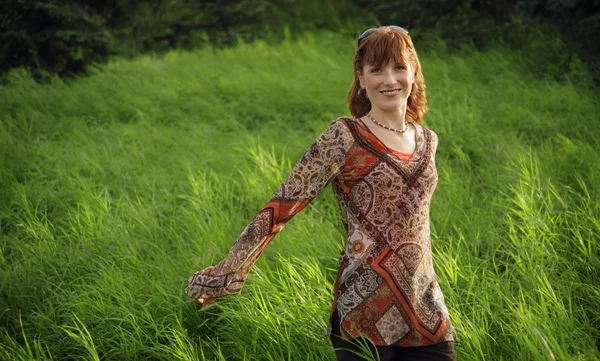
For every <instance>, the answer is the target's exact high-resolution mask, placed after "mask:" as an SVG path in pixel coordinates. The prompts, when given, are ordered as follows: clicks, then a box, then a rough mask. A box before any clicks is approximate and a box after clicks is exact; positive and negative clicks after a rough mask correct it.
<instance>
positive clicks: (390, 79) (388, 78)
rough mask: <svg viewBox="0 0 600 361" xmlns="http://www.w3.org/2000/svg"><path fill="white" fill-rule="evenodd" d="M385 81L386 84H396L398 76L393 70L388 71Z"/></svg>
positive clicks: (385, 74)
mask: <svg viewBox="0 0 600 361" xmlns="http://www.w3.org/2000/svg"><path fill="white" fill-rule="evenodd" d="M383 82H384V83H385V84H395V83H396V77H395V76H394V73H393V72H391V71H386V72H385V73H384V79H383Z"/></svg>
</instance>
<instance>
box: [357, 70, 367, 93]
mask: <svg viewBox="0 0 600 361" xmlns="http://www.w3.org/2000/svg"><path fill="white" fill-rule="evenodd" d="M356 77H357V78H358V83H359V84H360V87H361V88H362V89H364V88H365V86H364V84H363V76H362V72H361V71H360V70H357V71H356Z"/></svg>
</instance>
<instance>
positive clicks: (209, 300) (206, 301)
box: [196, 297, 215, 308]
mask: <svg viewBox="0 0 600 361" xmlns="http://www.w3.org/2000/svg"><path fill="white" fill-rule="evenodd" d="M214 300H215V299H214V298H211V297H207V298H198V299H197V300H196V301H198V303H200V304H201V305H202V308H204V307H206V306H208V305H209V304H211V303H212V302H213V301H214Z"/></svg>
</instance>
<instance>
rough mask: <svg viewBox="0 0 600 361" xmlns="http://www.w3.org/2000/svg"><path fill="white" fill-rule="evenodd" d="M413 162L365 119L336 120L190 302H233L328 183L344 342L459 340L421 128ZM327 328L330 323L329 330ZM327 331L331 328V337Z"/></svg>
mask: <svg viewBox="0 0 600 361" xmlns="http://www.w3.org/2000/svg"><path fill="white" fill-rule="evenodd" d="M415 128H416V130H417V132H416V148H415V151H414V153H413V155H412V157H411V158H410V159H409V160H408V161H403V160H401V159H400V158H399V157H398V156H397V155H396V154H394V152H393V151H392V150H391V149H388V148H387V147H386V146H385V145H384V144H383V143H382V142H381V141H380V140H379V139H378V138H377V137H376V136H375V135H374V134H373V133H372V132H371V131H370V130H369V128H368V127H367V126H366V125H365V124H364V123H363V122H362V121H361V120H359V119H357V118H351V117H343V118H338V119H336V120H335V121H334V122H332V123H331V124H330V125H329V127H328V128H327V129H326V130H325V131H324V132H323V133H322V134H321V135H320V136H319V137H318V138H317V139H316V140H315V142H314V143H313V144H312V145H311V146H310V147H309V149H308V150H307V151H306V153H305V154H304V155H303V156H302V158H301V159H300V161H299V162H298V163H297V164H296V165H295V167H294V168H293V170H292V172H291V174H290V175H289V177H288V178H287V179H286V180H285V182H284V183H283V184H282V185H281V186H280V187H279V189H278V190H277V192H276V193H275V195H274V196H273V198H272V199H271V200H270V201H269V202H268V203H267V204H266V205H265V206H264V207H263V208H262V209H261V210H260V212H259V213H258V215H257V216H256V217H255V218H254V219H253V220H252V221H251V222H250V224H249V225H248V226H247V227H246V228H245V229H244V231H243V232H242V233H241V235H240V236H239V238H238V239H237V241H236V242H235V244H234V245H233V247H232V248H231V250H230V251H229V254H228V256H227V257H226V258H225V259H224V260H223V261H221V262H220V263H219V264H217V265H216V266H215V267H209V268H207V269H205V270H203V271H200V272H196V273H195V274H193V275H192V276H191V277H190V278H189V280H188V283H189V284H188V287H187V288H186V292H187V294H188V295H189V296H190V297H193V298H198V297H207V296H210V297H220V296H224V295H231V294H236V293H239V292H240V291H241V288H242V286H243V284H244V282H245V280H246V277H247V276H248V273H249V272H250V270H251V268H252V265H253V264H254V263H255V262H256V260H257V259H258V257H259V256H260V254H261V253H262V252H263V250H264V249H265V247H266V246H267V245H268V244H269V242H270V241H271V240H272V239H273V237H275V235H276V234H277V233H278V232H279V231H281V229H283V227H284V226H285V225H286V224H287V222H289V221H290V220H291V219H292V217H294V215H296V214H297V213H298V212H300V211H301V210H302V209H303V208H304V207H306V206H307V205H308V203H309V202H310V201H311V200H312V199H313V198H314V197H315V196H317V195H318V194H319V192H320V191H321V190H322V189H323V188H324V187H325V186H326V185H327V184H328V183H329V182H331V184H332V189H333V192H334V194H335V197H336V199H337V202H338V204H339V207H340V210H341V213H342V220H343V223H344V228H345V230H346V234H347V238H346V245H345V247H344V248H343V250H342V254H341V256H340V259H339V264H338V275H337V278H336V281H335V286H334V301H333V305H332V308H331V313H333V311H334V310H335V309H336V308H337V310H338V312H339V316H340V331H341V334H342V337H343V338H345V339H351V338H355V337H359V336H364V337H367V338H369V339H370V340H371V341H373V342H374V343H375V344H376V345H399V346H424V345H430V344H433V343H437V342H442V341H450V340H453V339H454V329H453V327H452V326H451V324H450V319H449V316H448V310H447V308H446V306H445V304H444V297H443V295H442V292H441V290H440V286H439V285H438V282H437V280H436V275H435V271H434V268H433V263H432V253H431V238H430V228H429V206H430V202H431V197H432V195H433V192H434V190H435V187H436V185H437V180H438V177H437V171H436V168H435V162H434V156H435V151H436V147H437V142H438V140H437V135H436V134H435V133H434V132H433V131H431V130H429V129H427V128H424V127H423V126H421V125H419V124H415ZM330 322H331V320H330ZM330 330H331V324H329V326H328V333H329V332H330Z"/></svg>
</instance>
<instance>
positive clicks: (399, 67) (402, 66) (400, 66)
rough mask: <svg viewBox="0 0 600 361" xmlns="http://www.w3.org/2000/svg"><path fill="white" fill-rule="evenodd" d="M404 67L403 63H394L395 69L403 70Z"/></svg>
mask: <svg viewBox="0 0 600 361" xmlns="http://www.w3.org/2000/svg"><path fill="white" fill-rule="evenodd" d="M404 69H406V67H405V66H404V65H396V70H404Z"/></svg>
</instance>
